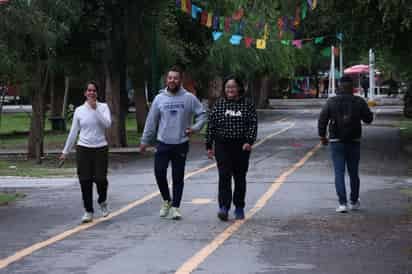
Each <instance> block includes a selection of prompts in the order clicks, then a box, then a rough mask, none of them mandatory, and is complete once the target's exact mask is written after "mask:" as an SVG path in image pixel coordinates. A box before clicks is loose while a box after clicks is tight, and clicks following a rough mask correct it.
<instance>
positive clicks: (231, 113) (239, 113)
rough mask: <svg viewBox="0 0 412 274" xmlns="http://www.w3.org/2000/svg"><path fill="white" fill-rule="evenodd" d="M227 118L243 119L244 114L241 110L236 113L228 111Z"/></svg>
mask: <svg viewBox="0 0 412 274" xmlns="http://www.w3.org/2000/svg"><path fill="white" fill-rule="evenodd" d="M225 116H230V117H242V112H241V111H240V110H238V111H234V110H230V109H228V110H226V112H225Z"/></svg>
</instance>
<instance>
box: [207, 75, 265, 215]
mask: <svg viewBox="0 0 412 274" xmlns="http://www.w3.org/2000/svg"><path fill="white" fill-rule="evenodd" d="M244 92H245V89H244V87H243V84H242V81H241V80H240V79H238V78H236V77H233V76H231V77H228V78H227V79H226V80H225V81H224V86H223V93H224V94H223V96H222V97H221V98H219V99H218V100H217V102H216V103H215V105H214V106H213V108H212V110H211V112H210V115H209V123H208V128H207V135H206V149H207V155H208V157H209V159H212V158H213V156H215V157H216V161H217V167H218V171H219V193H218V200H219V211H218V215H217V216H218V218H219V219H221V220H222V221H227V220H228V212H229V210H230V207H231V204H232V198H233V203H234V205H235V207H236V208H235V218H236V219H238V220H241V219H244V218H245V213H244V208H245V196H246V174H247V171H248V167H249V158H250V152H251V151H252V145H253V143H254V142H255V140H256V135H257V114H256V110H255V107H254V105H253V104H252V103H251V102H250V101H249V100H248V99H247V98H245V97H244ZM232 177H233V179H234V186H235V187H234V192H233V193H232Z"/></svg>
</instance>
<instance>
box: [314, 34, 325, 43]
mask: <svg viewBox="0 0 412 274" xmlns="http://www.w3.org/2000/svg"><path fill="white" fill-rule="evenodd" d="M323 40H325V37H323V36H322V37H316V38H315V44H321V43H323Z"/></svg>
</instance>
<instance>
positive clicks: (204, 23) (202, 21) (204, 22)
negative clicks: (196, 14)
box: [200, 10, 208, 26]
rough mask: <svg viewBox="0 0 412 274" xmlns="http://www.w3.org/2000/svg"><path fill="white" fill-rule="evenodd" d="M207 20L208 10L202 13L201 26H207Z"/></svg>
mask: <svg viewBox="0 0 412 274" xmlns="http://www.w3.org/2000/svg"><path fill="white" fill-rule="evenodd" d="M207 18H208V14H207V11H206V10H204V11H202V15H201V16H200V24H201V25H203V26H206V24H207Z"/></svg>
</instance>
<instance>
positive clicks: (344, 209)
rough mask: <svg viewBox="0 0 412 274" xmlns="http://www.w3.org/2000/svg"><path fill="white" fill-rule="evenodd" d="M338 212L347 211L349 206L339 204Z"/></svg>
mask: <svg viewBox="0 0 412 274" xmlns="http://www.w3.org/2000/svg"><path fill="white" fill-rule="evenodd" d="M336 212H339V213H345V212H348V208H347V206H346V205H339V206H338V207H337V208H336Z"/></svg>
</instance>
